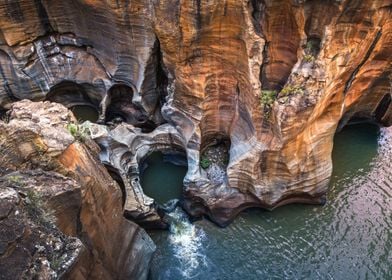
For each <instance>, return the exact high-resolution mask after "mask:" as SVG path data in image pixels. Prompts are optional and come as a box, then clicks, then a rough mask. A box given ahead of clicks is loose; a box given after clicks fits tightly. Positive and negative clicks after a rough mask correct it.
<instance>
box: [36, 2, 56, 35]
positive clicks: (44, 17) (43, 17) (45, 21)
mask: <svg viewBox="0 0 392 280" xmlns="http://www.w3.org/2000/svg"><path fill="white" fill-rule="evenodd" d="M34 5H35V8H36V9H37V13H38V17H39V19H40V21H41V24H42V26H43V28H44V29H45V31H46V32H53V31H54V29H53V27H52V25H51V24H50V20H49V16H48V13H47V11H46V8H45V7H44V5H43V4H42V1H41V0H34Z"/></svg>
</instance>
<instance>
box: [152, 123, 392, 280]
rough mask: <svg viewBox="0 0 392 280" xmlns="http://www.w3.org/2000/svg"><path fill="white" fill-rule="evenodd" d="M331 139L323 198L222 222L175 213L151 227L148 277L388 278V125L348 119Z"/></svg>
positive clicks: (391, 234) (391, 174)
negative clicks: (167, 227) (172, 224)
mask: <svg viewBox="0 0 392 280" xmlns="http://www.w3.org/2000/svg"><path fill="white" fill-rule="evenodd" d="M334 143H335V145H334V151H333V162H334V171H333V176H332V181H331V185H330V190H329V193H328V202H327V204H326V205H324V206H312V205H287V206H284V207H281V208H278V209H276V210H274V211H272V212H268V211H262V210H248V211H245V212H244V213H242V214H241V215H240V216H239V217H238V218H237V219H236V220H235V221H234V222H233V223H232V224H231V225H229V226H228V227H227V228H224V229H222V228H219V227H216V226H215V225H214V224H212V223H211V222H209V221H207V220H202V221H198V222H195V223H194V224H190V223H187V222H186V221H184V218H183V217H179V219H180V220H182V221H183V224H180V227H179V230H177V229H176V230H172V231H171V232H165V231H153V232H150V234H151V236H152V238H153V240H154V241H155V243H156V244H157V247H158V249H157V252H156V255H155V257H154V259H153V263H152V269H151V276H150V279H154V280H155V279H165V280H166V279H168V280H169V279H170V280H177V279H208V280H213V279H222V280H223V279H225V280H226V279H227V280H231V279H233V280H234V279H392V171H391V170H392V151H391V147H392V130H391V129H382V130H381V132H379V130H378V129H377V128H376V127H374V126H371V125H363V124H362V125H353V126H348V127H346V128H345V129H344V130H343V131H342V132H340V133H338V134H337V135H336V137H335V142H334ZM175 215H176V216H178V214H177V213H175Z"/></svg>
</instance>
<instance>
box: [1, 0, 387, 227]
mask: <svg viewBox="0 0 392 280" xmlns="http://www.w3.org/2000/svg"><path fill="white" fill-rule="evenodd" d="M0 15H1V17H0V27H1V28H0V29H1V32H0V64H1V67H0V83H1V86H0V106H1V108H2V109H3V110H6V109H9V108H10V106H11V104H12V103H13V102H15V101H16V100H19V99H24V98H27V99H31V100H34V101H39V100H50V101H53V102H58V103H62V104H63V105H65V106H66V107H69V108H71V107H73V106H75V105H88V106H91V107H92V108H94V109H95V110H97V112H99V116H100V117H99V122H100V123H101V125H102V126H99V125H97V126H95V125H93V127H95V130H96V131H95V132H96V133H97V134H96V135H95V136H94V138H96V139H97V141H98V142H99V143H100V145H101V148H102V151H104V152H101V154H100V156H101V159H102V160H103V161H105V163H106V164H108V165H111V168H113V169H114V170H116V172H117V173H118V174H120V175H121V176H120V177H121V178H122V180H123V181H125V182H123V183H124V186H125V191H126V195H127V199H126V204H125V205H126V207H125V213H126V214H128V216H129V217H130V218H133V219H135V220H138V221H139V222H140V223H143V222H146V223H148V222H151V221H153V220H155V221H157V220H159V217H158V216H159V215H158V214H157V212H156V211H155V210H154V207H155V206H154V204H153V203H152V201H151V200H150V199H148V198H146V197H145V196H144V195H143V194H142V189H141V188H140V186H139V184H134V183H133V184H132V182H135V180H136V181H137V174H138V172H139V170H137V168H138V164H139V163H140V160H142V157H144V156H145V155H147V154H148V153H150V152H151V151H153V150H160V149H165V150H170V149H172V150H182V151H183V152H184V153H186V156H187V159H188V173H187V175H186V177H185V180H184V185H185V188H184V202H183V205H184V207H185V208H186V210H187V211H188V212H189V213H191V214H193V215H202V214H207V215H208V216H209V217H210V218H211V219H212V220H214V221H215V222H217V223H218V224H220V225H226V224H227V223H229V222H230V221H231V220H232V219H233V218H234V217H235V215H236V214H237V213H239V212H240V211H242V210H243V209H245V208H248V207H263V208H267V209H272V208H274V207H277V206H279V205H283V204H287V203H293V202H304V203H322V202H323V201H325V193H326V191H327V186H328V181H329V177H330V175H331V171H332V163H331V151H332V146H333V135H334V133H335V131H336V130H337V129H339V128H340V127H343V126H344V125H345V124H347V123H348V122H349V121H350V120H353V119H360V120H367V121H375V122H377V123H379V124H380V125H385V126H388V125H390V124H391V123H392V105H391V79H392V78H391V74H392V58H391V54H392V1H391V0H339V1H338V0H336V1H335V0H328V1H321V0H314V1H301V0H273V1H272V0H219V1H201V0H196V1H174V0H153V1H142V0H133V1H87V0H79V1H74V0H70V1H46V0H43V1H32V0H19V1H13V2H12V3H11V2H9V3H6V4H3V5H1V6H0ZM116 121H121V122H125V123H123V124H121V125H119V126H117V127H115V125H113V126H111V127H105V123H106V124H108V123H115V122H116ZM99 131H101V132H102V133H101V134H99ZM172 136H173V137H174V138H173V137H172ZM7 137H9V136H7ZM58 137H62V135H58ZM100 139H101V140H102V139H105V141H103V140H102V141H100ZM63 141H66V140H63ZM138 143H139V144H138ZM144 143H147V144H146V146H144V147H143V145H144ZM216 143H226V144H225V145H227V146H228V147H227V148H228V150H229V162H228V165H227V168H226V170H224V171H225V180H224V181H223V182H221V183H219V184H217V183H216V182H211V180H210V179H209V178H210V177H209V176H208V172H205V171H204V170H203V169H202V168H201V167H200V159H201V156H202V154H203V152H204V151H205V150H206V149H207V148H208V147H210V146H212V145H215V144H216ZM7 148H8V147H7ZM83 149H84V148H83V147H80V146H79V145H76V144H74V145H71V146H70V147H69V148H68V149H67V153H68V154H72V155H73V154H74V153H76V154H78V153H81V154H84V153H85V152H84V151H83ZM75 150H76V151H75ZM1 152H2V154H4V153H5V152H4V151H3V150H2V151H1ZM63 160H64V161H65V162H66V165H67V166H73V162H72V161H71V160H70V157H69V156H65V155H64V156H63ZM10 163H12V161H11V162H10ZM18 164H19V163H18ZM25 164H27V163H25ZM29 164H31V165H34V164H33V163H29ZM15 167H16V164H15ZM102 172H103V171H102ZM133 190H136V193H139V194H138V195H136V196H137V197H138V198H137V199H135V195H134V194H133ZM158 224H159V222H158Z"/></svg>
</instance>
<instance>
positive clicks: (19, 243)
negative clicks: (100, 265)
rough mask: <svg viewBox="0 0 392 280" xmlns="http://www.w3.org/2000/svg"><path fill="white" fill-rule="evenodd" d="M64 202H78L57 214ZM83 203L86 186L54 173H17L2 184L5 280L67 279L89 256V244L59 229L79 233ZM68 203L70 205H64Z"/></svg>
mask: <svg viewBox="0 0 392 280" xmlns="http://www.w3.org/2000/svg"><path fill="white" fill-rule="evenodd" d="M61 197H67V198H71V197H75V198H76V197H77V198H78V199H79V201H78V200H77V199H74V200H70V201H68V203H64V204H61V205H59V207H53V205H52V206H50V208H51V209H53V210H54V209H56V208H57V209H56V210H60V208H62V209H61V210H63V211H65V213H68V214H69V216H67V217H65V219H62V217H60V216H59V215H65V213H54V212H50V211H48V208H46V209H43V208H44V201H47V200H48V204H56V203H58V202H60V201H61V200H62V199H61ZM80 201H81V195H80V186H78V185H77V183H76V182H75V181H73V180H71V179H68V178H66V177H63V176H61V175H59V174H56V173H54V172H43V171H34V172H31V171H27V172H22V173H21V172H13V173H10V174H7V175H6V176H3V177H1V178H0V211H1V222H0V229H1V230H0V237H1V245H0V247H1V252H0V260H1V261H0V271H1V273H2V275H1V277H2V279H59V278H61V279H66V277H67V276H69V272H70V271H72V269H73V268H74V267H75V266H77V263H78V261H79V260H80V258H81V256H82V255H83V253H84V252H85V250H86V248H85V247H84V246H83V243H82V242H81V241H80V240H79V239H78V238H75V237H70V236H67V235H65V234H64V233H63V232H61V231H60V230H59V229H58V227H56V226H55V222H56V217H59V223H62V224H61V225H59V228H68V229H70V230H71V228H72V229H76V222H77V219H76V216H77V213H73V212H75V211H77V210H78V208H73V207H72V206H74V205H72V203H73V202H79V203H80ZM62 202H64V201H62Z"/></svg>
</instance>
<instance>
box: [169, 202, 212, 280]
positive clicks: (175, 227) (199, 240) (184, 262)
mask: <svg viewBox="0 0 392 280" xmlns="http://www.w3.org/2000/svg"><path fill="white" fill-rule="evenodd" d="M167 215H168V216H169V217H170V219H171V224H170V235H169V242H170V243H171V245H172V249H173V251H174V257H175V258H177V259H178V261H179V263H180V267H179V268H178V269H179V270H180V273H181V274H182V276H183V277H184V279H192V278H195V277H197V276H198V274H199V273H200V271H201V270H202V268H203V266H206V264H207V262H206V257H205V254H204V253H203V240H204V239H205V233H204V231H203V230H202V229H201V228H197V227H196V226H195V225H193V224H191V223H190V222H189V220H188V217H187V215H186V214H185V213H184V212H183V211H182V210H181V208H179V207H177V208H176V209H175V210H174V211H173V212H172V213H169V214H167Z"/></svg>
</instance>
